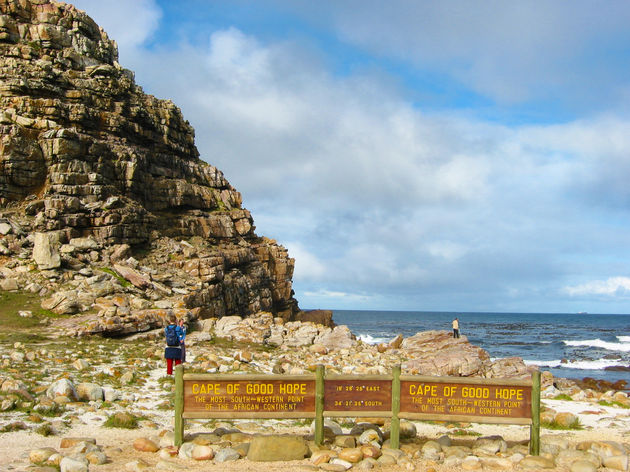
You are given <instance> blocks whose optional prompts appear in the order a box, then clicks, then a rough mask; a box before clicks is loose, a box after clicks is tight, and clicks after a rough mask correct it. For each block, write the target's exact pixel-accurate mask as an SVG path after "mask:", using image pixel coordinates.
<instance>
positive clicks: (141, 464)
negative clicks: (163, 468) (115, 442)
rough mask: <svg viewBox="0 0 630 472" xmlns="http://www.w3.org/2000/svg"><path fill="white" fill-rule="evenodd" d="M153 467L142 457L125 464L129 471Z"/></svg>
mask: <svg viewBox="0 0 630 472" xmlns="http://www.w3.org/2000/svg"><path fill="white" fill-rule="evenodd" d="M151 469H152V467H151V465H150V464H149V463H148V462H146V461H144V460H142V459H135V460H133V461H131V462H127V463H126V464H125V470H128V471H129V472H144V471H148V470H151Z"/></svg>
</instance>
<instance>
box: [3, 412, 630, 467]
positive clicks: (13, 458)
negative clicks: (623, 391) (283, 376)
mask: <svg viewBox="0 0 630 472" xmlns="http://www.w3.org/2000/svg"><path fill="white" fill-rule="evenodd" d="M543 403H544V404H546V405H547V406H549V407H551V408H554V409H556V410H557V411H568V412H573V413H575V414H578V415H579V417H580V421H581V422H582V424H583V425H584V429H583V430H580V431H548V430H541V435H542V436H543V437H544V435H558V436H561V437H565V438H568V439H570V441H571V442H579V441H587V440H607V441H619V442H625V443H628V442H630V412H629V411H628V410H623V409H618V408H610V407H601V406H599V405H595V404H593V403H587V402H570V401H559V400H543ZM164 420H165V421H167V422H169V421H170V422H171V423H172V418H169V417H168V413H166V414H165V417H164ZM236 423H237V424H236V426H237V427H239V426H240V429H242V430H243V431H244V432H260V431H261V430H264V429H267V430H269V429H272V428H273V429H274V430H277V431H278V432H282V433H297V434H306V433H307V432H308V427H295V426H290V425H284V426H283V425H282V424H281V423H277V422H276V423H274V422H267V423H268V424H265V423H260V422H259V423H256V424H254V423H252V422H251V421H249V422H248V421H245V420H242V421H241V422H236ZM164 426H167V425H158V424H155V425H152V426H150V427H149V426H144V427H143V428H141V429H136V430H124V429H108V428H103V427H101V426H99V425H96V424H93V425H92V424H76V425H75V426H73V427H72V428H71V429H69V430H68V431H66V432H64V434H63V435H62V436H50V437H43V436H41V435H39V434H33V433H28V432H23V431H20V432H14V433H4V434H0V466H1V467H2V468H0V470H2V471H4V470H7V471H9V470H10V471H21V470H26V468H27V467H28V465H29V463H28V454H29V451H30V450H32V449H35V448H40V447H52V448H55V449H57V450H59V445H60V441H61V438H62V437H89V438H96V441H97V444H98V445H100V446H101V447H102V448H103V450H104V451H105V452H106V454H107V455H108V457H110V459H111V462H110V463H108V464H104V465H98V466H95V465H91V466H90V471H103V472H105V471H120V470H125V464H127V463H129V462H131V461H133V460H136V459H139V458H140V459H143V460H144V461H146V462H147V463H148V464H150V465H151V466H155V465H156V464H157V463H158V462H160V461H161V459H160V458H159V456H158V455H157V454H153V453H142V452H138V451H135V450H134V449H133V447H132V443H133V440H134V439H136V438H138V437H155V436H157V435H158V434H159V432H160V431H161V430H162V428H163V427H164ZM416 427H417V429H418V436H419V437H421V438H422V437H424V438H427V439H435V438H438V437H440V436H442V435H444V434H448V433H449V429H448V428H447V427H446V426H444V425H438V424H428V423H416ZM470 429H471V430H473V431H475V432H477V433H480V434H482V435H484V436H486V435H501V436H502V437H503V438H504V439H505V440H506V441H508V443H512V442H525V441H527V440H528V439H529V427H525V426H516V425H482V424H473V425H472V426H471V428H470ZM255 430H258V431H255ZM198 431H204V429H203V427H202V425H198V424H197V425H195V424H190V423H189V424H187V427H186V433H194V432H198ZM205 431H208V430H207V429H206V430H205ZM453 439H454V441H456V442H466V441H469V442H470V441H473V440H474V439H475V438H474V437H469V438H468V439H466V438H453ZM173 463H174V464H177V465H174V467H173V468H172V469H171V470H178V469H179V470H198V471H234V472H249V471H252V472H253V471H257V472H258V471H263V472H264V471H286V472H289V471H300V470H314V466H312V465H311V464H310V463H309V461H308V460H304V461H292V462H273V463H260V462H250V461H248V460H246V459H243V460H239V461H236V462H230V463H223V464H214V463H212V462H196V461H193V460H191V461H183V460H180V459H175V460H173ZM414 464H416V470H424V467H426V466H428V465H430V466H432V467H434V468H435V470H436V471H438V472H441V471H445V470H447V468H445V467H444V466H438V465H434V464H423V463H422V462H420V463H418V462H414ZM418 466H419V467H418ZM163 468H164V466H163V465H162V467H160V469H163ZM387 470H388V471H390V470H391V471H398V470H400V471H403V470H409V469H408V468H407V467H405V466H395V467H388V468H387ZM448 470H456V469H453V468H448ZM558 470H560V469H558Z"/></svg>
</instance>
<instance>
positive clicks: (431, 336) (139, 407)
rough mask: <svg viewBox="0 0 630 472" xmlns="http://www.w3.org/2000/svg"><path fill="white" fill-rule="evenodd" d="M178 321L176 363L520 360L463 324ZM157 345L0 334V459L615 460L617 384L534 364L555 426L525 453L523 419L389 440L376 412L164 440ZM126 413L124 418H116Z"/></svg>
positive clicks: (495, 371) (412, 425)
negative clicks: (321, 434) (321, 435)
mask: <svg viewBox="0 0 630 472" xmlns="http://www.w3.org/2000/svg"><path fill="white" fill-rule="evenodd" d="M191 328H192V329H193V331H192V332H191V333H190V334H189V336H188V338H187V351H188V359H189V361H190V362H187V365H186V368H187V369H188V370H190V371H193V372H219V373H223V372H224V373H287V374H302V373H307V372H310V371H312V370H313V369H314V368H315V366H316V365H318V364H323V365H325V366H326V369H327V371H330V372H338V373H346V374H355V375H361V374H383V373H387V372H389V370H390V369H391V367H392V366H393V365H397V364H402V369H403V372H404V373H423V374H429V375H473V376H482V377H512V378H521V377H524V376H528V375H530V372H531V368H529V367H527V366H525V365H524V364H522V361H521V360H520V359H502V360H497V361H494V362H491V361H490V359H489V356H488V355H487V353H486V352H485V351H483V350H482V349H480V348H478V347H476V346H473V345H471V344H470V343H468V341H467V340H466V338H465V337H462V338H460V339H453V338H452V337H450V333H448V332H445V331H430V332H423V333H417V334H416V335H414V336H412V337H409V338H403V337H402V336H397V337H396V338H394V339H392V341H391V342H389V343H387V344H381V345H369V344H365V343H363V342H361V341H360V340H357V339H355V337H354V336H353V335H352V333H351V332H350V331H349V330H348V328H347V327H345V326H337V327H334V328H331V327H327V326H324V325H318V324H315V323H312V322H284V321H283V320H282V319H280V318H277V317H276V318H274V317H273V316H272V315H271V314H268V313H261V314H259V315H257V316H255V317H248V318H240V317H224V318H219V319H215V318H213V319H207V320H201V321H197V322H192V323H191ZM48 329H49V327H46V326H42V328H41V330H44V332H46V330H48ZM162 349H163V338H162V330H161V329H158V330H154V331H150V332H146V333H141V334H136V335H133V336H130V337H127V338H125V339H112V338H99V337H94V336H92V337H87V338H66V339H62V340H59V338H56V339H55V338H54V337H53V338H47V339H46V340H40V341H38V342H36V343H27V342H24V343H19V342H18V343H15V344H14V345H13V346H5V349H4V354H3V356H2V363H1V367H2V368H1V370H0V394H1V398H2V404H1V409H2V420H1V422H0V428H1V430H2V431H3V433H2V434H1V435H0V438H1V439H2V441H0V443H4V444H13V446H12V447H11V449H10V450H5V451H4V452H5V453H6V454H8V456H7V457H3V458H2V459H0V464H3V465H5V466H7V467H12V469H8V470H41V471H48V470H53V468H55V467H59V468H60V470H62V471H63V470H66V471H85V470H90V471H97V470H103V471H106V470H132V471H133V470H222V469H221V467H222V466H224V465H225V464H224V462H229V463H230V470H237V471H238V470H252V469H251V467H255V469H256V470H289V468H291V470H295V469H296V468H297V469H298V470H315V469H322V470H347V469H349V468H357V469H360V470H365V469H370V468H374V467H386V468H387V470H415V469H416V468H418V467H424V469H422V470H429V469H431V468H433V469H434V470H436V471H440V470H486V469H493V470H495V469H502V470H512V469H515V470H521V469H523V470H525V469H530V470H539V469H543V468H544V469H549V470H570V471H572V472H580V471H595V470H627V462H628V456H629V453H630V444H629V439H628V438H629V436H628V429H629V427H630V400H629V399H628V396H627V394H626V393H624V392H620V391H607V392H601V391H596V390H593V389H583V388H581V387H580V386H579V385H578V383H576V382H574V381H570V380H567V379H554V378H553V377H552V376H551V374H549V373H547V372H545V373H543V391H542V398H543V406H544V408H543V411H542V413H541V420H542V421H543V425H547V426H548V427H550V428H551V427H553V428H560V429H557V430H552V429H546V428H545V426H543V430H542V439H541V444H542V446H541V451H542V455H541V456H540V457H532V456H529V455H528V453H527V449H528V448H527V441H528V437H529V431H528V428H527V427H523V426H498V425H480V424H465V423H439V422H429V423H426V422H410V421H403V423H402V426H401V433H402V434H401V448H400V450H394V449H391V448H389V442H388V437H389V424H388V422H387V421H383V420H377V419H373V418H372V419H370V418H342V419H337V421H331V420H326V426H327V427H326V433H327V434H326V442H325V444H324V445H323V446H321V447H319V446H316V445H315V443H314V441H313V437H312V434H313V430H312V425H311V422H310V420H309V421H298V420H282V421H280V420H255V421H253V420H234V421H230V422H227V421H217V420H188V421H187V428H186V432H187V435H186V438H185V443H184V444H183V445H182V447H180V448H175V447H174V446H173V433H172V423H173V403H172V402H173V379H172V377H168V376H166V375H165V369H164V361H163V359H162V354H163V353H162ZM108 423H110V424H115V425H117V426H118V427H113V428H108V427H107V424H108ZM126 423H131V424H135V426H136V429H124V428H122V427H121V425H127V424H126ZM571 428H580V429H571ZM79 433H80V434H79ZM123 437H124V438H125V439H124V440H122V441H121V438H123ZM13 438H20V439H19V442H20V445H19V446H18V445H16V444H14V441H16V439H13ZM25 438H28V439H26V440H25ZM286 441H290V442H291V441H292V442H291V444H292V446H291V447H290V448H289V447H287V445H286V444H287V443H286ZM29 445H37V447H30V446H29ZM256 451H259V452H256ZM260 451H263V452H260ZM273 451H275V452H273ZM287 451H292V453H297V454H301V456H300V457H295V456H287ZM295 451H298V452H295ZM287 461H289V462H287ZM624 464H626V465H624ZM259 466H260V467H259ZM603 467H605V468H603ZM623 467H626V468H623ZM55 470H56V469H55Z"/></svg>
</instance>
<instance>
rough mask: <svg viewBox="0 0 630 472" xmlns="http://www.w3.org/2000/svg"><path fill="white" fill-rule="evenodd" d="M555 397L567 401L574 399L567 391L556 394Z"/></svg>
mask: <svg viewBox="0 0 630 472" xmlns="http://www.w3.org/2000/svg"><path fill="white" fill-rule="evenodd" d="M553 399H554V400H566V401H569V402H572V401H573V398H571V397H570V396H569V395H567V394H566V393H560V394H558V395H556V396H555V397H553Z"/></svg>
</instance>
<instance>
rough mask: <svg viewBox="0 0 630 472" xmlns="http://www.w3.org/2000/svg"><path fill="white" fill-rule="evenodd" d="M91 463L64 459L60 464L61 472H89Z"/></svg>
mask: <svg viewBox="0 0 630 472" xmlns="http://www.w3.org/2000/svg"><path fill="white" fill-rule="evenodd" d="M88 469H89V463H88V461H87V459H75V458H72V457H64V458H63V459H61V462H60V463H59V470H60V472H88Z"/></svg>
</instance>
